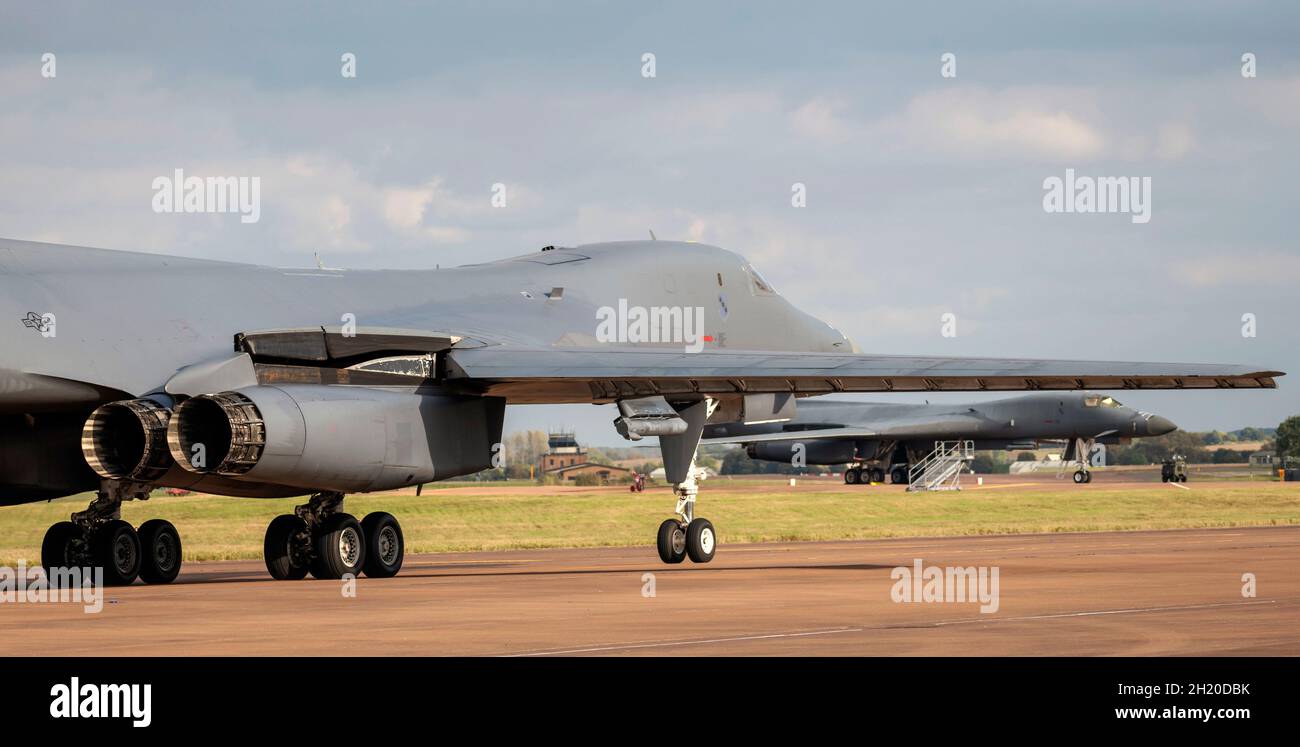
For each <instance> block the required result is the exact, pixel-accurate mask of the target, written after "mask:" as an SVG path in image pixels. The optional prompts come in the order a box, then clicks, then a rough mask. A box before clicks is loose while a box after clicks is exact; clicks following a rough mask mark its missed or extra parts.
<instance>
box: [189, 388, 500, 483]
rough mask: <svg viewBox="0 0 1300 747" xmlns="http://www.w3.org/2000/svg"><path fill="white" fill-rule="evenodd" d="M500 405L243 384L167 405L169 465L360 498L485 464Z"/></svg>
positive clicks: (485, 400) (489, 400)
mask: <svg viewBox="0 0 1300 747" xmlns="http://www.w3.org/2000/svg"><path fill="white" fill-rule="evenodd" d="M504 415H505V400H503V399H501V398H497V397H465V396H455V395H446V394H441V393H422V392H412V391H409V390H400V391H399V390H388V389H377V388H371V387H359V386H340V385H336V386H325V385H318V384H285V385H281V386H251V387H245V388H243V389H238V390H235V391H230V392H221V393H219V394H205V395H201V396H198V397H193V398H191V399H188V400H186V401H185V402H183V403H181V404H180V405H179V406H178V407H177V408H176V413H175V415H174V416H173V417H172V420H171V423H170V424H169V426H168V432H167V441H168V446H169V448H170V452H171V455H172V456H173V458H175V460H176V462H177V464H179V465H181V466H182V467H184V468H185V469H187V470H190V471H192V472H198V473H204V474H215V475H220V476H223V477H227V478H230V479H232V480H236V481H240V482H259V483H275V484H279V485H292V486H296V487H300V488H304V489H308V490H337V491H340V492H365V491H372V490H390V489H393V488H400V487H405V486H407V485H414V484H417V483H424V482H432V481H434V480H444V479H447V478H449V477H455V476H457V475H464V474H469V473H472V472H477V471H479V470H482V469H486V468H488V467H490V466H492V457H493V453H494V447H495V446H496V444H498V443H499V442H500V440H501V426H502V421H503V419H504Z"/></svg>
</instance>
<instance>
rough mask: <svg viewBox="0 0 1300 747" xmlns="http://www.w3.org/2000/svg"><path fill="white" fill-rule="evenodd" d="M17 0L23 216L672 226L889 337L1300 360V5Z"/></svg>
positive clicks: (607, 229) (259, 239) (1164, 408)
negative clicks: (167, 178)
mask: <svg viewBox="0 0 1300 747" xmlns="http://www.w3.org/2000/svg"><path fill="white" fill-rule="evenodd" d="M0 8H2V10H0V14H2V16H3V23H0V101H3V106H0V166H2V167H3V168H0V235H3V236H5V237H10V238H22V239H33V240H44V241H58V242H66V243H76V244H84V245H90V246H101V247H107V248H115V249H132V250H142V251H151V252H163V253H175V254H183V255H188V256H199V257H210V258H220V259H231V260H238V261H252V262H261V263H267V264H279V265H309V264H311V263H312V261H313V260H312V253H313V252H320V254H321V255H322V256H323V258H324V259H325V261H326V262H327V263H328V264H330V265H332V266H342V267H432V266H434V265H436V264H440V265H444V266H445V265H454V264H461V263H465V262H479V261H484V260H487V259H492V258H496V257H503V256H510V255H513V254H518V253H520V252H522V251H526V250H529V249H532V248H535V247H540V246H543V245H546V244H576V243H583V242H592V241H602V240H613V239H623V238H641V237H645V236H646V235H647V231H648V230H650V229H653V230H654V231H655V233H656V234H657V235H658V236H659V237H660V238H676V239H694V240H699V241H705V242H708V243H712V244H717V245H720V246H724V247H727V248H729V249H733V250H736V251H738V252H741V253H742V254H745V255H746V256H748V257H749V258H750V259H751V260H753V261H754V262H755V263H756V264H757V265H758V266H759V267H760V268H761V269H762V271H763V273H764V274H765V275H766V276H767V277H768V278H769V279H770V280H771V281H772V282H773V283H774V284H775V285H776V286H777V287H778V288H779V289H780V290H781V291H782V292H783V293H784V294H785V295H786V296H787V297H789V298H790V299H791V300H792V301H793V302H795V303H796V304H797V305H799V306H801V307H803V308H805V309H807V310H808V311H810V312H812V313H814V314H816V315H818V316H820V317H822V318H824V319H827V320H828V321H830V322H832V323H834V324H835V325H836V326H838V327H839V328H841V329H843V330H844V331H845V332H846V333H847V334H849V335H850V336H851V337H853V338H854V339H855V340H856V341H857V342H858V344H859V346H861V347H862V348H863V349H864V350H866V351H869V352H882V353H883V352H887V353H918V354H921V353H925V354H950V355H1023V356H1040V357H1078V358H1084V357H1093V358H1115V359H1133V360H1175V361H1177V360H1186V361H1204V362H1248V363H1259V364H1263V365H1266V366H1269V367H1273V368H1278V369H1281V370H1288V371H1293V372H1296V373H1295V375H1300V365H1297V364H1300V352H1297V351H1300V345H1298V344H1297V343H1300V332H1298V331H1297V325H1296V323H1295V319H1296V311H1297V302H1296V300H1295V298H1296V288H1298V287H1300V248H1298V247H1297V239H1296V235H1297V233H1300V232H1297V230H1296V217H1295V216H1296V207H1297V206H1296V194H1297V190H1296V174H1297V166H1300V145H1298V144H1300V137H1297V134H1298V133H1300V48H1298V47H1297V45H1296V44H1295V40H1296V39H1297V38H1300V7H1297V6H1296V5H1295V4H1293V3H1252V2H1246V3H1221V4H1210V3H1167V4H1166V3H1154V4H1143V5H1140V6H1134V5H1132V4H1129V3H1107V2H1089V3H1050V4H1047V3H1045V4H1040V5H1027V4H1022V3H952V4H944V3H924V4H911V5H909V6H908V7H901V6H898V5H894V4H891V5H881V6H875V5H869V4H865V3H810V4H802V3H801V4H798V5H797V6H796V5H795V4H790V3H744V4H739V3H736V4H733V3H650V4H641V3H612V2H611V3H579V2H567V3H530V4H522V3H463V4H455V3H437V4H419V3H380V4H369V5H367V4H355V3H348V4H343V3H337V4H319V5H318V4H307V3H238V2H234V3H213V4H208V5H206V6H192V7H185V6H180V5H177V4H174V3H167V4H164V3H157V4H149V3H113V4H111V5H110V4H102V3H42V4H29V3H21V4H20V3H15V2H4V3H3V4H0ZM46 52H50V53H54V54H55V55H56V58H57V77H56V78H53V79H47V78H43V77H42V76H41V74H40V71H41V55H42V54H44V53H46ZM344 52H352V53H354V54H356V55H357V77H356V78H354V79H345V78H343V77H342V76H340V75H339V70H340V66H341V63H340V55H341V54H343V53H344ZM646 52H652V53H654V54H655V56H656V73H657V75H656V77H655V78H653V79H646V78H643V77H642V75H641V57H642V55H643V54H644V53H646ZM945 52H950V53H952V54H954V55H955V56H956V60H957V76H956V77H955V78H944V77H942V76H941V75H940V55H942V54H943V53H945ZM1247 52H1249V53H1252V54H1254V55H1255V56H1256V59H1257V66H1258V70H1257V76H1256V77H1254V78H1243V77H1242V75H1241V64H1242V63H1241V56H1242V54H1244V53H1247ZM176 168H184V169H186V171H187V172H188V173H201V174H223V175H224V174H230V175H250V176H260V177H261V180H262V218H261V220H260V221H259V222H258V223H256V224H241V223H240V222H239V220H238V219H237V217H235V216H229V215H219V216H214V215H158V214H155V213H154V212H152V210H151V208H150V199H151V197H152V189H151V187H150V185H151V182H152V180H153V178H154V177H155V176H158V175H169V174H171V173H172V171H173V169H176ZM1067 168H1073V169H1075V170H1076V171H1077V172H1078V173H1080V174H1088V175H1096V176H1103V175H1104V176H1149V177H1151V179H1152V185H1153V186H1152V201H1153V209H1152V218H1151V221H1150V223H1147V224H1145V225H1138V224H1133V223H1132V222H1131V221H1130V220H1129V219H1128V217H1127V216H1126V215H1108V214H1097V215H1059V214H1047V213H1045V212H1044V211H1043V209H1042V195H1043V187H1042V183H1043V180H1044V179H1045V178H1047V177H1049V176H1060V175H1062V174H1063V173H1064V170H1065V169H1067ZM497 182H501V183H504V184H506V185H507V189H508V195H509V204H508V206H507V207H506V208H504V209H494V208H492V207H491V206H490V203H489V200H490V197H491V185H492V184H494V183H497ZM795 182H801V183H804V184H806V185H807V190H808V204H807V206H806V207H804V208H794V207H792V206H791V205H790V190H791V185H792V184H793V183H795ZM946 312H951V313H955V314H956V315H957V318H958V335H957V337H955V338H944V337H942V336H941V335H940V316H941V315H942V314H943V313H946ZM1245 313H1252V314H1255V315H1256V318H1257V324H1258V335H1257V337H1254V338H1243V337H1242V335H1241V324H1242V323H1241V321H1240V320H1241V316H1242V314H1245ZM1292 378H1294V375H1293V376H1292V377H1287V378H1284V379H1282V380H1281V388H1280V389H1279V390H1277V391H1274V392H1220V393H1204V392H1186V393H1183V392H1173V393H1156V392H1151V393H1141V394H1137V395H1134V394H1125V395H1121V399H1122V400H1124V401H1125V402H1126V403H1130V404H1135V405H1138V406H1140V407H1143V408H1145V409H1152V410H1156V411H1159V412H1161V413H1163V414H1166V415H1168V416H1169V417H1170V418H1172V419H1173V420H1175V421H1176V422H1178V423H1179V424H1181V425H1183V426H1184V427H1188V428H1192V429H1205V428H1223V429H1230V428H1237V427H1241V426H1245V425H1275V424H1276V423H1277V422H1278V421H1280V420H1281V419H1282V418H1283V417H1285V416H1287V415H1290V414H1294V413H1296V412H1300V395H1298V394H1296V392H1297V391H1300V389H1296V388H1295V386H1293V384H1294V382H1293V381H1292V380H1291V379H1292ZM1297 381H1300V379H1297ZM959 398H960V397H949V398H948V399H959ZM613 417H614V415H613V413H612V412H609V411H608V408H592V407H572V408H570V407H566V408H523V409H521V410H519V411H517V412H515V413H512V415H511V416H510V422H509V425H508V427H510V428H517V427H542V428H545V427H548V426H564V425H567V426H571V427H575V428H577V429H578V431H579V433H580V436H581V437H582V438H583V439H584V440H586V441H588V442H591V443H597V444H606V443H616V442H618V440H619V439H618V438H617V436H616V435H615V434H614V433H613V429H612V428H610V427H609V421H610V420H611V419H612V418H613Z"/></svg>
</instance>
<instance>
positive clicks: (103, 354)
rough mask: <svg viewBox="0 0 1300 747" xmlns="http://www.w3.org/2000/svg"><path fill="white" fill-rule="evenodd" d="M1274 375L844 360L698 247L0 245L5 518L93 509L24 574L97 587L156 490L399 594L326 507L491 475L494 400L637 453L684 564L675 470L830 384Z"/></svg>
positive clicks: (1014, 386) (276, 556)
mask: <svg viewBox="0 0 1300 747" xmlns="http://www.w3.org/2000/svg"><path fill="white" fill-rule="evenodd" d="M1279 375H1281V374H1280V372H1278V371H1273V370H1270V369H1268V368H1265V367H1260V366H1241V365H1207V364H1183V363H1118V362H1097V361H1060V360H1026V359H1017V358H943V357H906V356H891V355H879V354H864V353H861V352H859V351H858V350H857V349H856V348H855V347H854V345H853V343H852V342H850V341H849V340H848V339H847V338H846V337H845V336H844V335H843V334H841V333H840V332H839V331H838V330H836V329H834V328H833V327H831V326H830V325H828V324H826V323H824V322H822V321H820V320H818V319H816V318H814V317H812V316H810V315H809V314H806V313H804V312H802V311H800V310H799V309H797V308H795V307H794V306H793V305H792V304H791V303H790V302H789V301H787V300H786V299H785V298H784V297H782V296H781V295H780V294H779V293H777V292H776V290H775V289H774V288H772V286H771V285H770V284H769V283H767V282H766V281H765V280H764V279H763V277H762V276H761V275H760V274H759V273H758V271H757V270H756V269H755V268H754V267H753V266H752V265H750V264H749V263H748V262H747V261H746V260H745V259H744V258H743V257H741V256H739V255H737V254H734V253H732V252H729V251H725V250H723V249H718V248H715V247H710V246H705V245H700V244H690V243H679V242H671V241H628V242H618V243H606V244H592V245H587V246H578V247H571V248H566V247H546V248H545V249H543V250H542V251H535V252H531V253H528V254H524V255H522V256H518V257H513V258H509V259H502V260H499V261H494V262H487V263H483V264H478V265H470V266H465V267H457V268H450V269H433V270H400V271H388V270H333V269H328V268H312V269H280V268H275V267H266V266H259V265H252V264H237V263H230V262H218V261H210V260H200V259H187V258H182V257H173V256H164V255H158V254H144V253H134V252H119V251H106V250H100V249H87V248H81V247H75V246H63V245H53V244H39V243H31V242H25V241H11V240H0V439H2V440H0V504H17V503H25V502H30V501H43V500H48V499H51V498H57V497H60V496H66V495H71V494H75V493H80V492H83V491H95V493H96V497H95V498H94V500H93V501H91V502H90V504H89V506H87V508H86V509H85V510H82V511H78V512H76V513H74V514H72V515H71V517H70V518H69V520H68V521H63V522H59V523H57V524H55V525H54V526H52V527H50V529H49V531H48V532H47V533H46V536H45V540H44V543H43V546H42V551H41V561H42V563H43V564H44V565H45V566H47V567H67V566H77V567H84V566H88V565H89V566H99V567H103V568H104V573H105V578H106V580H107V581H109V582H111V583H116V584H126V583H131V582H132V581H133V580H135V579H136V578H137V577H138V578H141V579H143V580H144V581H146V582H151V583H166V582H169V581H171V580H173V579H175V578H176V575H177V573H178V572H179V570H180V566H181V542H180V535H179V534H178V533H177V531H176V529H175V527H173V526H172V525H171V524H170V523H168V522H166V521H161V520H158V519H153V520H150V521H147V522H145V523H143V524H142V525H141V526H140V527H138V528H137V527H133V526H132V525H130V524H129V523H127V522H125V521H123V520H122V519H121V513H120V509H121V503H122V501H124V500H132V499H148V498H149V497H150V496H151V494H152V493H153V491H155V490H156V489H158V488H178V489H187V490H194V491H201V492H205V493H213V494H219V495H228V496H236V497H245V498H276V497H284V496H297V495H310V496H311V497H310V499H309V500H307V501H306V502H304V503H303V504H302V505H299V506H298V507H297V508H296V509H295V510H294V512H293V513H291V514H284V515H282V516H278V517H276V518H275V519H274V520H273V521H271V522H270V525H269V526H268V528H267V531H266V534H265V537H264V548H263V549H264V556H265V560H266V567H267V570H268V571H269V572H270V574H271V575H272V576H273V577H274V578H277V579H300V578H303V577H304V576H305V575H306V574H308V573H311V574H312V575H314V576H316V577H318V578H340V577H342V576H344V575H346V574H356V573H362V572H364V573H365V574H366V575H368V576H377V577H383V576H392V575H394V574H396V573H397V572H398V571H399V570H400V569H401V566H402V559H403V556H404V552H405V540H404V537H403V534H402V531H401V526H400V524H399V522H398V521H397V519H396V518H395V517H394V516H391V515H389V514H387V513H382V512H376V513H372V514H369V515H367V516H365V517H363V518H362V519H360V520H358V519H357V518H355V517H353V516H352V515H350V514H348V513H347V512H346V511H345V510H344V496H345V495H346V494H347V493H357V492H369V491H380V490H394V489H398V488H404V487H407V486H418V485H421V484H423V483H428V482H433V481H436V480H446V479H448V478H452V477H456V476H459V475H467V474H472V473H474V472H478V471H480V470H483V469H487V468H491V467H494V466H498V465H499V464H500V463H501V460H504V461H505V463H509V461H510V458H511V455H510V454H502V453H501V446H500V444H501V429H502V420H503V417H504V413H505V408H506V406H507V405H509V404H516V403H531V404H539V403H541V404H557V403H616V404H617V405H618V407H619V410H620V417H619V418H618V420H617V421H616V427H617V429H618V431H619V432H620V433H622V434H623V435H624V436H625V437H627V438H630V439H639V438H644V437H648V436H655V437H658V439H659V444H660V447H661V451H662V454H663V459H664V468H665V471H666V473H667V479H668V481H669V482H670V483H671V484H672V492H673V497H674V499H675V500H676V505H675V510H674V512H673V515H672V516H671V517H670V518H668V519H666V520H665V521H663V523H662V524H661V525H660V528H659V532H658V539H657V545H658V549H659V553H660V556H661V558H662V559H663V560H664V561H665V562H668V563H679V562H681V561H682V560H684V559H685V558H686V557H690V558H691V559H692V560H693V561H695V562H698V563H704V562H708V561H709V560H711V559H712V558H713V556H714V553H715V551H716V549H717V546H718V539H717V535H716V533H715V529H714V527H713V525H712V524H711V523H710V522H709V521H708V520H707V519H705V518H703V517H700V516H698V515H697V514H696V511H695V506H696V498H697V493H698V490H699V486H698V482H697V478H698V470H697V469H696V468H695V466H694V459H695V454H696V449H697V447H698V445H699V442H700V437H701V435H702V434H703V431H704V427H705V425H706V424H707V423H710V422H712V423H727V422H736V421H740V422H756V421H760V420H764V419H771V418H772V417H774V416H776V415H777V414H779V413H780V412H782V411H784V410H785V408H787V407H788V404H787V403H786V400H788V399H790V398H792V397H793V398H803V397H809V396H814V395H821V394H833V393H839V392H881V393H884V392H907V391H910V392H925V391H1017V390H1079V389H1094V390H1095V389H1104V390H1113V391H1115V390H1121V389H1222V388H1250V389H1259V388H1271V387H1274V386H1275V382H1274V379H1275V377H1277V376H1279ZM1189 396H1195V395H1194V394H1191V393H1189ZM162 500H165V498H163V499H162ZM573 520H574V521H581V520H582V517H581V516H580V515H577V516H574V517H573Z"/></svg>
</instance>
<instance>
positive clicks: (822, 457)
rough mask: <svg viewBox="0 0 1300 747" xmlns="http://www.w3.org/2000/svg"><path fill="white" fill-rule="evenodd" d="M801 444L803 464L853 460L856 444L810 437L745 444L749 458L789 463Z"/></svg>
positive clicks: (835, 462) (837, 462) (840, 462)
mask: <svg viewBox="0 0 1300 747" xmlns="http://www.w3.org/2000/svg"><path fill="white" fill-rule="evenodd" d="M796 444H803V457H804V464H844V463H845V462H851V461H853V460H854V458H855V456H856V452H857V445H856V444H855V443H854V442H853V441H840V440H835V439H816V438H814V439H810V440H808V441H760V442H757V443H752V444H748V445H746V446H745V453H746V454H748V455H749V458H750V459H761V460H763V461H765V462H782V463H784V464H790V463H791V462H793V460H794V455H795V454H797V453H798V452H799V450H798V447H797V445H796Z"/></svg>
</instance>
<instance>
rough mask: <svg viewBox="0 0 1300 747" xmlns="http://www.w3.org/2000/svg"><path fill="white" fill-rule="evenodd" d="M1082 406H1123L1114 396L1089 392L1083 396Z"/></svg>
mask: <svg viewBox="0 0 1300 747" xmlns="http://www.w3.org/2000/svg"><path fill="white" fill-rule="evenodd" d="M1083 406H1084V407H1123V405H1121V404H1120V403H1119V400H1117V399H1115V398H1114V397H1108V396H1103V395H1100V394H1090V395H1088V396H1087V397H1084V398H1083Z"/></svg>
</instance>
